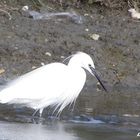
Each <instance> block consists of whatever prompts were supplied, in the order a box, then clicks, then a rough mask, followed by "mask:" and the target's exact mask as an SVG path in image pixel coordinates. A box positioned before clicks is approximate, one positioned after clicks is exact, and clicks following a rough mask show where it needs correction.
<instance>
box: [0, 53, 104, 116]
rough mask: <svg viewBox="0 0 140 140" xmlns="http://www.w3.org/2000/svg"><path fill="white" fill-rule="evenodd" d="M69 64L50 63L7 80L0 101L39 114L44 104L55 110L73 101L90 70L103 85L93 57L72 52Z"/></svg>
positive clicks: (60, 110) (61, 108)
mask: <svg viewBox="0 0 140 140" xmlns="http://www.w3.org/2000/svg"><path fill="white" fill-rule="evenodd" d="M68 58H70V60H69V63H68V65H65V64H63V63H58V62H55V63H50V64H47V65H45V66H42V67H40V68H38V69H36V70H33V71H31V72H29V73H27V74H25V75H23V76H21V77H19V78H18V79H16V80H14V81H12V82H10V83H9V84H8V85H7V87H6V88H5V89H3V90H2V91H1V92H0V103H8V104H22V105H25V106H27V107H31V108H33V109H35V110H36V111H38V110H39V113H40V115H41V114H42V111H43V109H44V108H45V107H48V106H55V109H58V113H61V112H62V111H63V109H64V108H65V107H66V106H67V105H69V104H72V103H73V102H75V101H76V99H77V97H78V95H79V93H80V92H81V90H82V88H83V86H84V84H85V81H86V72H85V70H87V71H89V72H90V73H91V74H92V75H93V76H95V77H96V78H97V80H98V81H99V83H100V84H101V86H102V87H103V89H104V90H105V91H106V88H105V87H104V85H103V84H102V82H101V81H100V79H99V77H98V75H97V74H96V72H95V66H94V63H93V60H92V58H91V57H90V56H89V55H88V54H86V53H83V52H78V53H76V54H74V55H71V56H70V57H68Z"/></svg>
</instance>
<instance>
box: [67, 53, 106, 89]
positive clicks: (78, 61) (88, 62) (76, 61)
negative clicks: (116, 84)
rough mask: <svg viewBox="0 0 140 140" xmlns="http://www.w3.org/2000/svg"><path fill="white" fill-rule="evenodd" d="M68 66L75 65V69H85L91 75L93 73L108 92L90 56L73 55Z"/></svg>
mask: <svg viewBox="0 0 140 140" xmlns="http://www.w3.org/2000/svg"><path fill="white" fill-rule="evenodd" d="M68 65H73V66H74V67H82V68H83V69H85V70H87V71H88V72H89V73H91V75H93V76H95V77H96V79H97V80H98V82H99V83H100V85H101V86H102V87H103V89H104V90H105V91H107V90H106V88H105V86H104V85H103V83H102V82H101V80H100V78H99V76H98V74H97V73H96V71H95V66H94V62H93V60H92V58H91V57H90V56H89V55H88V54H86V53H83V52H78V53H76V54H75V55H72V56H71V59H70V61H69V64H68Z"/></svg>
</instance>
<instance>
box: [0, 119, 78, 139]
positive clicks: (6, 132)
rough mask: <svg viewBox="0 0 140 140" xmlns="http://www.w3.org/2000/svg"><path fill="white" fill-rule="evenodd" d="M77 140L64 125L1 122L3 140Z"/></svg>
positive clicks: (0, 136) (0, 131)
mask: <svg viewBox="0 0 140 140" xmlns="http://www.w3.org/2000/svg"><path fill="white" fill-rule="evenodd" d="M62 138H64V139H66V140H76V139H77V137H76V136H74V133H72V132H67V131H66V130H65V128H64V125H62V124H61V123H55V124H54V125H40V124H26V123H25V124H22V123H21V124H20V123H8V122H6V123H5V122H0V139H3V140H45V139H46V140H62Z"/></svg>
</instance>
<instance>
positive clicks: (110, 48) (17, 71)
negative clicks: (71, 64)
mask: <svg viewBox="0 0 140 140" xmlns="http://www.w3.org/2000/svg"><path fill="white" fill-rule="evenodd" d="M24 4H25V2H22V3H18V5H17V6H15V4H9V5H6V6H7V7H8V9H6V8H4V7H2V6H1V7H0V9H2V8H4V9H3V10H7V11H8V12H9V13H10V15H11V19H10V20H9V16H8V15H7V13H5V12H1V11H0V83H1V85H2V86H3V84H5V82H7V81H10V80H12V79H15V78H17V77H18V76H20V75H22V74H24V73H27V72H29V71H31V70H33V69H35V68H37V67H40V66H41V65H43V64H47V63H50V62H55V61H61V62H62V61H63V59H64V58H65V57H67V56H69V55H70V54H72V53H75V52H77V51H84V52H86V53H88V54H90V55H91V56H92V58H93V59H94V62H95V66H96V69H97V70H98V73H99V75H100V77H101V79H102V80H103V82H104V83H105V85H106V87H107V88H108V90H109V93H108V94H105V93H104V92H103V91H102V90H101V91H98V90H97V81H96V79H94V78H93V77H90V76H88V79H87V83H86V85H85V87H84V90H83V91H82V93H83V94H81V95H80V97H79V99H78V103H77V107H78V106H81V105H82V108H81V112H86V110H84V109H83V108H92V111H91V113H92V114H93V115H95V114H116V115H123V114H132V115H140V109H139V108H140V102H139V99H140V48H139V47H140V40H139V38H140V34H139V30H140V22H139V21H138V20H134V19H132V18H131V16H130V14H129V13H128V7H126V8H124V9H122V8H121V9H110V8H106V7H105V6H100V5H98V4H95V5H92V6H87V7H86V6H85V7H82V8H75V7H71V8H72V10H74V11H76V12H77V13H78V14H79V15H81V16H82V18H83V19H84V20H83V23H82V24H76V23H74V22H73V21H71V20H69V19H67V18H66V19H65V18H63V19H61V20H58V19H55V18H53V19H51V20H34V19H33V18H30V17H28V16H26V15H24V14H23V13H22V12H21V8H22V7H23V6H24ZM26 5H29V7H31V8H32V7H33V6H32V4H31V2H27V3H26ZM48 6H49V7H51V6H52V3H51V4H50V5H47V6H46V7H40V11H45V12H46V9H45V8H48ZM53 6H54V5H53ZM54 7H55V6H54ZM54 7H53V9H54ZM56 7H57V6H56ZM16 8H17V9H16ZM54 11H55V12H62V11H69V9H62V8H58V7H57V8H56V9H55V10H54ZM54 11H53V12H54ZM92 34H98V35H99V36H100V37H99V39H98V40H94V39H93V38H92V37H91V35H92ZM79 108H80V107H79Z"/></svg>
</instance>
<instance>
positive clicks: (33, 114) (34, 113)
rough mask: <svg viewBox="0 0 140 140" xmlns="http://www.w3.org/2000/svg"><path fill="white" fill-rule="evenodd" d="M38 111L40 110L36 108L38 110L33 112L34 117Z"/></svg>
mask: <svg viewBox="0 0 140 140" xmlns="http://www.w3.org/2000/svg"><path fill="white" fill-rule="evenodd" d="M38 111H39V109H36V110H35V111H34V113H33V114H32V117H34V116H35V115H36V113H37V112H38Z"/></svg>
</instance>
